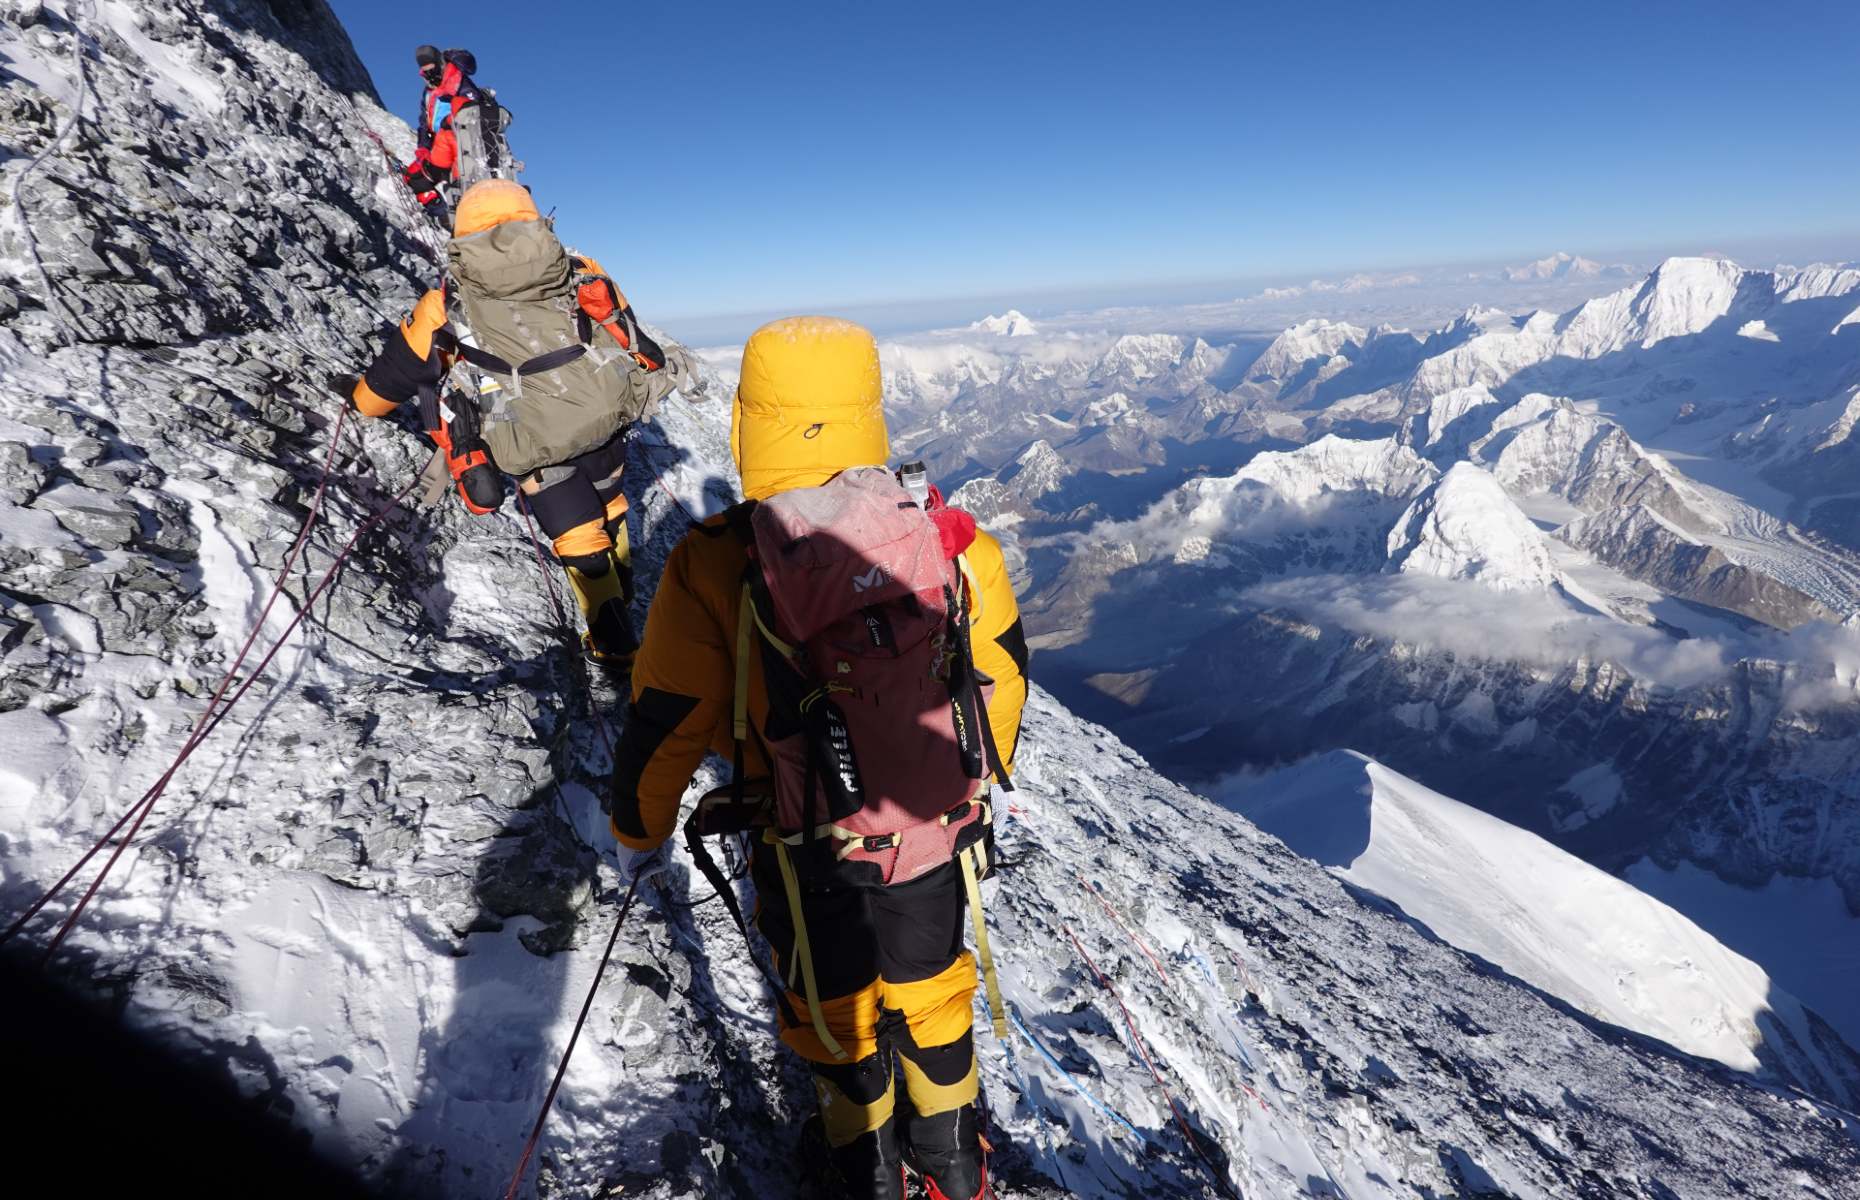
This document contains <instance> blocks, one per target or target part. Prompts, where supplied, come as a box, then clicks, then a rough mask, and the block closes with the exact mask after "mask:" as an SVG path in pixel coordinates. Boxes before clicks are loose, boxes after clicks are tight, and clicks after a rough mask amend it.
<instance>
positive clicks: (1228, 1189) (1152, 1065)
mask: <svg viewBox="0 0 1860 1200" xmlns="http://www.w3.org/2000/svg"><path fill="white" fill-rule="evenodd" d="M1061 928H1063V929H1064V930H1065V931H1066V936H1067V937H1069V938H1071V939H1072V948H1073V949H1074V950H1077V951H1078V952H1079V957H1080V958H1081V959H1083V960H1085V965H1086V966H1087V967H1090V968H1091V973H1092V977H1093V978H1095V979H1096V980H1097V981H1098V986H1099V987H1101V988H1103V989H1104V990H1105V991H1107V992H1109V993H1110V994H1111V999H1113V1000H1115V1001H1117V1008H1118V1011H1119V1012H1121V1013H1123V1014H1124V1026H1125V1028H1127V1029H1129V1030H1130V1039H1131V1041H1132V1042H1133V1043H1134V1044H1135V1045H1136V1048H1137V1053H1138V1054H1140V1055H1141V1056H1142V1057H1143V1065H1144V1066H1146V1067H1148V1068H1149V1069H1150V1075H1151V1076H1153V1077H1154V1078H1155V1080H1156V1086H1157V1087H1158V1088H1161V1089H1162V1094H1163V1099H1164V1100H1167V1101H1168V1102H1169V1113H1170V1115H1171V1116H1173V1117H1174V1118H1175V1124H1176V1128H1178V1129H1180V1130H1181V1131H1182V1137H1183V1138H1184V1139H1186V1140H1187V1142H1188V1148H1189V1149H1190V1150H1193V1151H1194V1152H1195V1157H1196V1158H1198V1159H1200V1160H1201V1165H1202V1166H1204V1167H1206V1168H1207V1169H1208V1174H1209V1175H1211V1176H1212V1177H1213V1179H1214V1186H1215V1187H1217V1188H1218V1189H1220V1192H1221V1194H1222V1195H1224V1196H1231V1195H1234V1194H1235V1193H1234V1189H1233V1185H1232V1184H1230V1183H1229V1182H1228V1181H1227V1177H1226V1175H1225V1174H1223V1173H1222V1172H1221V1170H1220V1168H1218V1167H1216V1166H1215V1165H1214V1163H1213V1162H1212V1161H1211V1160H1210V1159H1209V1158H1208V1152H1207V1151H1206V1150H1204V1149H1202V1147H1201V1142H1200V1140H1199V1139H1198V1138H1197V1137H1196V1136H1195V1132H1194V1130H1193V1129H1191V1128H1190V1127H1189V1124H1188V1118H1187V1117H1185V1116H1183V1115H1182V1109H1181V1106H1180V1105H1178V1104H1177V1103H1176V1102H1175V1094H1174V1093H1173V1092H1171V1091H1170V1090H1169V1085H1168V1083H1166V1082H1165V1081H1164V1080H1163V1076H1162V1072H1161V1071H1160V1070H1158V1069H1157V1066H1156V1060H1155V1059H1153V1058H1151V1057H1150V1049H1149V1046H1148V1045H1147V1044H1146V1043H1145V1042H1144V1041H1143V1035H1142V1034H1141V1033H1139V1032H1137V1023H1136V1021H1135V1020H1133V1019H1132V1018H1131V1016H1130V1010H1129V1009H1128V1008H1126V1007H1125V1006H1124V998H1123V997H1122V996H1119V995H1118V994H1117V989H1116V988H1114V987H1112V986H1111V981H1110V980H1109V979H1107V978H1105V975H1104V972H1103V971H1100V970H1099V969H1098V964H1097V963H1095V962H1093V961H1092V960H1091V955H1089V954H1087V953H1085V946H1084V944H1083V943H1081V942H1080V941H1079V938H1078V934H1076V933H1073V932H1072V927H1071V926H1069V925H1066V926H1061Z"/></svg>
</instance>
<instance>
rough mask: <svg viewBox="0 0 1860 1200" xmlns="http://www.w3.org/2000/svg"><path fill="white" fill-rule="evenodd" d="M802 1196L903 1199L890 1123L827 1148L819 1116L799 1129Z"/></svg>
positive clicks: (845, 1199) (848, 1199)
mask: <svg viewBox="0 0 1860 1200" xmlns="http://www.w3.org/2000/svg"><path fill="white" fill-rule="evenodd" d="M800 1151H801V1181H800V1182H801V1194H802V1195H803V1196H807V1197H810V1198H814V1197H818V1198H819V1200H905V1197H906V1195H907V1193H906V1192H905V1190H904V1164H903V1163H902V1162H901V1161H900V1160H899V1155H898V1139H897V1134H896V1129H895V1127H894V1125H893V1124H892V1122H890V1121H886V1122H885V1124H884V1125H882V1126H880V1127H879V1128H878V1129H876V1130H874V1131H872V1132H871V1133H867V1134H864V1135H862V1136H860V1137H858V1138H855V1139H854V1140H853V1141H852V1142H851V1143H850V1144H849V1145H845V1146H838V1147H834V1146H829V1145H828V1144H827V1135H826V1130H825V1127H824V1126H823V1125H822V1124H821V1121H820V1114H818V1113H816V1114H814V1115H813V1116H811V1117H809V1118H808V1119H807V1123H806V1124H805V1125H804V1126H802V1128H801V1145H800Z"/></svg>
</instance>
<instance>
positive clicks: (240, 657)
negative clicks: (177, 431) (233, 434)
mask: <svg viewBox="0 0 1860 1200" xmlns="http://www.w3.org/2000/svg"><path fill="white" fill-rule="evenodd" d="M348 412H349V410H348V407H347V406H346V405H345V406H343V407H342V409H341V410H340V411H339V412H338V414H337V416H336V423H335V425H334V427H333V428H332V429H331V431H330V436H329V449H328V451H327V452H326V453H325V454H324V456H323V469H322V473H321V474H320V475H319V477H318V479H317V485H316V492H315V493H314V494H313V495H312V497H311V500H310V510H309V511H308V512H306V513H305V514H304V520H303V524H302V525H301V526H300V527H299V528H298V530H297V538H296V540H295V541H294V542H292V543H291V548H290V551H289V552H288V553H287V554H286V555H285V557H284V565H283V567H282V568H280V569H279V571H278V578H277V581H276V582H275V583H273V584H272V586H271V594H270V595H269V596H268V597H266V599H265V605H264V608H263V609H261V610H260V612H259V615H258V621H257V623H256V624H254V625H253V626H252V630H251V632H250V633H249V634H247V635H246V639H245V642H244V644H243V645H241V646H240V647H239V652H238V654H236V655H235V656H234V657H233V661H232V664H231V665H230V666H228V667H227V668H226V673H225V674H224V675H223V676H222V677H221V678H220V681H219V684H218V686H217V687H215V688H214V690H213V697H212V699H210V700H208V701H207V707H206V708H205V709H203V710H201V713H200V716H199V717H198V718H196V720H195V722H194V727H193V729H191V730H190V731H189V733H188V737H187V740H186V741H185V742H184V743H183V744H182V746H181V752H180V754H179V755H178V756H177V757H176V758H175V760H174V762H173V763H171V764H170V765H169V767H168V769H167V770H166V771H165V772H163V773H162V775H161V776H160V778H158V779H157V780H156V781H155V783H154V784H153V785H152V786H151V787H150V788H149V790H148V791H146V792H144V793H143V795H142V798H141V799H140V800H138V801H137V802H136V803H135V804H133V805H131V806H130V807H129V809H128V810H126V811H125V812H124V813H123V815H122V816H121V817H119V818H117V821H116V824H114V825H112V826H111V827H110V828H109V830H108V831H106V832H105V833H104V835H103V836H102V837H101V838H99V839H98V840H97V841H96V843H95V844H94V845H92V846H91V848H90V849H89V850H86V851H85V852H84V856H83V857H82V858H80V859H78V860H77V862H76V863H75V864H74V865H73V866H72V867H71V869H70V870H69V871H67V872H65V875H64V877H63V878H62V879H60V880H59V881H58V882H57V883H55V884H53V885H52V887H51V888H50V889H49V890H48V891H46V892H45V893H44V894H43V895H41V896H40V897H39V898H38V900H36V901H34V902H33V904H32V907H30V908H28V909H27V910H26V911H25V913H24V914H23V915H21V916H20V917H19V918H18V919H17V920H15V921H14V922H13V924H12V925H10V926H8V927H7V930H6V932H5V933H4V934H0V945H5V944H6V943H7V942H9V941H11V940H12V939H13V937H14V935H16V934H17V933H19V931H20V930H21V929H24V928H25V926H26V923H27V922H29V921H31V920H32V918H33V917H35V916H37V915H38V913H39V910H40V909H42V908H44V907H45V906H46V905H47V904H48V903H50V902H51V900H52V899H53V898H54V897H55V896H57V895H58V893H59V892H61V891H63V890H64V889H65V887H66V886H67V885H68V884H70V882H71V880H72V879H73V878H75V877H76V875H77V873H78V872H79V871H81V870H83V869H84V864H85V863H88V862H89V861H90V860H91V859H92V858H94V857H95V856H96V855H97V853H98V852H99V851H100V850H102V849H103V847H104V846H105V845H107V844H108V843H109V841H110V839H111V838H113V837H115V836H116V834H117V833H118V832H119V831H120V830H121V829H122V828H123V826H124V825H125V824H127V823H128V822H129V820H130V818H131V817H132V816H134V814H135V813H136V812H137V811H138V810H139V809H140V808H141V807H142V806H143V805H145V804H147V803H148V802H149V801H150V799H151V798H152V797H154V796H157V795H159V794H160V791H161V790H162V789H165V788H166V787H167V785H168V781H169V780H170V779H172V778H174V774H175V772H176V771H178V770H179V769H180V766H181V763H183V762H185V761H186V760H187V757H188V756H189V755H190V754H192V753H193V751H194V747H195V746H196V745H198V744H199V742H200V741H201V740H202V739H203V738H205V736H206V734H207V732H208V731H209V729H210V727H211V725H212V724H215V723H217V717H216V716H215V714H216V712H218V711H219V709H220V702H221V701H222V700H223V699H224V698H225V696H226V691H227V689H228V688H230V687H231V686H232V682H233V680H234V679H235V678H236V677H237V676H238V673H239V668H240V667H242V666H243V665H245V660H246V656H247V655H248V654H250V653H251V652H252V646H253V644H254V643H255V642H256V641H257V640H258V635H259V633H260V632H261V631H262V630H263V629H264V627H265V622H266V621H268V620H269V619H270V618H271V610H272V608H273V606H275V605H276V604H277V602H278V597H279V596H280V595H282V594H283V592H284V585H285V583H286V582H288V581H289V579H290V576H291V571H292V570H293V569H294V568H295V567H296V565H297V559H298V557H299V555H301V554H302V553H303V549H304V547H305V545H307V544H308V543H309V540H310V531H311V529H312V527H313V526H315V524H316V520H317V517H318V515H319V514H320V513H321V512H322V509H323V498H324V496H325V495H326V494H327V493H328V490H329V480H330V476H331V475H332V474H333V473H334V471H335V466H336V456H337V453H338V450H339V449H340V447H341V443H342V429H343V425H344V424H345V423H346V421H347V419H348ZM228 707H230V705H228ZM140 826H141V821H140V820H138V821H137V827H138V828H140ZM134 836H135V834H134V831H131V833H130V837H134ZM127 842H128V839H127V838H126V839H124V844H125V845H126V844H127ZM121 853H122V850H121V848H120V847H119V848H118V850H117V854H121ZM111 862H112V863H114V862H115V857H114V856H112V858H111ZM106 873H107V869H106ZM99 882H101V877H99ZM92 891H95V885H93V887H92ZM60 936H61V937H62V936H63V935H62V933H61V935H60Z"/></svg>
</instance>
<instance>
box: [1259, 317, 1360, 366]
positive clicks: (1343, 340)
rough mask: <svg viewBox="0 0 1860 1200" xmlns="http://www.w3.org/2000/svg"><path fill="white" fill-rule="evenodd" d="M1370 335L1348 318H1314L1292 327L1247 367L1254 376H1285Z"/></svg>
mask: <svg viewBox="0 0 1860 1200" xmlns="http://www.w3.org/2000/svg"><path fill="white" fill-rule="evenodd" d="M1368 338H1369V335H1368V333H1367V332H1365V331H1364V330H1362V329H1359V328H1357V327H1356V326H1354V325H1351V324H1349V323H1348V322H1346V321H1330V320H1326V319H1324V318H1323V317H1313V318H1312V319H1311V320H1309V321H1301V322H1299V323H1298V324H1296V325H1293V326H1291V327H1290V328H1289V329H1287V330H1285V331H1284V332H1283V333H1281V334H1279V336H1278V337H1276V338H1273V339H1272V344H1271V345H1269V346H1267V347H1266V349H1265V351H1264V352H1263V353H1262V354H1261V355H1260V356H1259V357H1258V358H1256V359H1254V360H1253V365H1252V366H1251V367H1249V368H1247V376H1248V377H1249V378H1252V379H1285V378H1287V377H1289V376H1291V375H1295V374H1297V372H1298V369H1299V368H1300V367H1302V366H1304V364H1306V363H1308V362H1310V361H1311V360H1312V359H1319V360H1325V359H1329V358H1331V357H1333V356H1334V355H1337V354H1340V353H1342V352H1343V351H1344V349H1345V348H1346V347H1349V346H1360V345H1362V344H1363V343H1364V342H1365V341H1367V340H1368Z"/></svg>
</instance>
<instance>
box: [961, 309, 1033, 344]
mask: <svg viewBox="0 0 1860 1200" xmlns="http://www.w3.org/2000/svg"><path fill="white" fill-rule="evenodd" d="M969 328H970V329H972V330H974V331H975V332H977V333H992V334H997V335H999V336H1001V337H1032V336H1033V335H1034V334H1036V333H1038V332H1039V327H1038V326H1036V325H1035V324H1034V323H1033V322H1032V321H1030V320H1028V319H1027V318H1026V316H1025V315H1024V314H1022V313H1021V311H1020V310H1019V309H1017V308H1010V309H1008V310H1007V311H1006V312H1004V313H1002V314H1001V315H1000V316H998V317H996V316H987V317H983V318H982V319H981V320H979V321H977V322H975V323H974V324H973V325H971V326H969Z"/></svg>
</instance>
